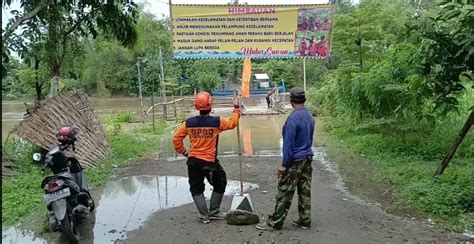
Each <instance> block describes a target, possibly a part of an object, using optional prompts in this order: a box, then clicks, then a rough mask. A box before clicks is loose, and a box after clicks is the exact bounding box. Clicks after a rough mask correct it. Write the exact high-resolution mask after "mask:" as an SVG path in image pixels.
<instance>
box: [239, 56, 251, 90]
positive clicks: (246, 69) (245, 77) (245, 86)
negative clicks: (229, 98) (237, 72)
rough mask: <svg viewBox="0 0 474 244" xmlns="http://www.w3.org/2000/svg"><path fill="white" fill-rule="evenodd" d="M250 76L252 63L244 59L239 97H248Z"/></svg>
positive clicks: (248, 59)
mask: <svg viewBox="0 0 474 244" xmlns="http://www.w3.org/2000/svg"><path fill="white" fill-rule="evenodd" d="M251 75H252V62H251V61H250V58H245V59H244V65H243V68H242V88H241V92H240V95H241V96H242V97H246V98H248V97H250V77H251Z"/></svg>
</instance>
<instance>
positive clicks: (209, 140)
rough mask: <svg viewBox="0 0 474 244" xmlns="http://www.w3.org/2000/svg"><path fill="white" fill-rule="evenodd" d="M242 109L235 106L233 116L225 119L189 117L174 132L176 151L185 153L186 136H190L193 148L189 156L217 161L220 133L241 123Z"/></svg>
mask: <svg viewBox="0 0 474 244" xmlns="http://www.w3.org/2000/svg"><path fill="white" fill-rule="evenodd" d="M239 118H240V109H238V108H234V111H233V112H232V116H231V117H230V118H229V119H224V118H221V117H216V116H195V117H191V118H189V119H187V120H186V121H185V122H184V123H183V124H182V125H181V126H180V127H179V128H178V130H177V131H176V132H175V133H174V135H173V146H174V149H175V150H176V152H178V153H179V154H183V153H185V152H186V149H185V148H184V143H183V141H184V138H185V137H186V136H189V140H190V141H191V148H190V149H189V153H188V157H194V158H198V159H201V160H204V161H207V162H211V163H213V162H216V160H217V145H218V143H219V133H221V132H222V131H226V130H231V129H234V128H235V127H236V126H237V124H238V123H239Z"/></svg>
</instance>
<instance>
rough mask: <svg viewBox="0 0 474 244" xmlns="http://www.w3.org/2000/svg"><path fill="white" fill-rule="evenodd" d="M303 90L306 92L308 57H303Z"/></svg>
mask: <svg viewBox="0 0 474 244" xmlns="http://www.w3.org/2000/svg"><path fill="white" fill-rule="evenodd" d="M303 90H304V92H306V58H303Z"/></svg>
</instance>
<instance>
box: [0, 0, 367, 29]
mask: <svg viewBox="0 0 474 244" xmlns="http://www.w3.org/2000/svg"><path fill="white" fill-rule="evenodd" d="M137 2H145V10H146V11H147V12H150V13H153V14H155V15H156V17H158V18H161V17H162V16H163V15H165V16H168V15H169V6H168V1H167V0H137ZM229 2H230V0H172V3H173V4H198V3H199V4H227V3H229ZM355 2H359V0H355ZM239 3H241V4H242V3H248V4H262V5H269V4H318V3H328V0H297V1H295V2H291V1H289V0H272V1H268V0H267V1H263V0H239ZM12 9H16V10H18V9H20V3H19V1H18V0H16V1H15V0H14V2H13V3H12V6H11V8H4V7H3V6H2V28H4V27H5V25H6V23H7V21H8V19H9V18H11V17H12V14H11V13H10V11H11V10H12Z"/></svg>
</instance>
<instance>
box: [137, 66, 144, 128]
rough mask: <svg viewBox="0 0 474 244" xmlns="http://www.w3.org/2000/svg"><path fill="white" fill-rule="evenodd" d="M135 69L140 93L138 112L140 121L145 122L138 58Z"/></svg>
mask: <svg viewBox="0 0 474 244" xmlns="http://www.w3.org/2000/svg"><path fill="white" fill-rule="evenodd" d="M137 69H138V92H139V95H140V113H141V115H142V123H143V124H145V115H144V114H143V112H144V111H143V97H142V79H141V74H140V60H138V61H137Z"/></svg>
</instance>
